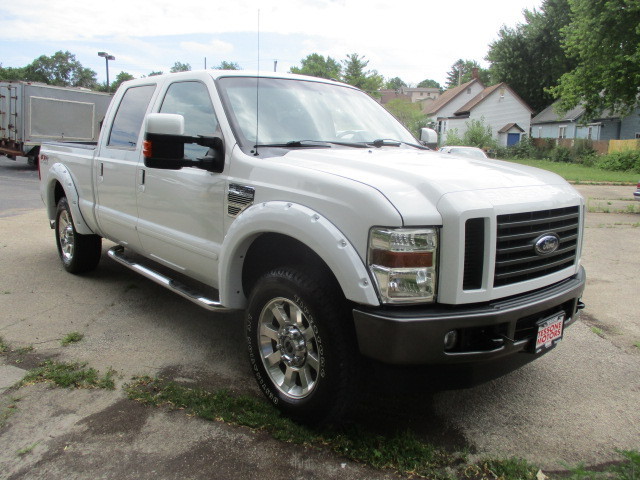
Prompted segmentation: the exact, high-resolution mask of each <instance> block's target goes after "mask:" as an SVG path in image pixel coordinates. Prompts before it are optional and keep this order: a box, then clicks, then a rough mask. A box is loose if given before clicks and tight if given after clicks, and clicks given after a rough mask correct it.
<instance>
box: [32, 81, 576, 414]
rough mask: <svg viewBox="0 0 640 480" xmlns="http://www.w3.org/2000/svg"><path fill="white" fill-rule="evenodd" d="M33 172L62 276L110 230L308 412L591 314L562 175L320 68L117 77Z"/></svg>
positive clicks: (491, 360) (268, 385)
mask: <svg viewBox="0 0 640 480" xmlns="http://www.w3.org/2000/svg"><path fill="white" fill-rule="evenodd" d="M40 175H41V194H42V198H43V200H44V202H45V204H46V207H47V213H48V216H49V221H50V224H51V227H52V228H53V229H55V233H56V241H57V247H58V252H59V254H60V258H61V260H62V264H63V266H64V268H65V269H66V270H68V271H69V272H71V273H82V272H87V271H89V270H92V269H94V268H95V267H96V266H97V265H98V262H99V260H100V256H101V252H102V245H101V240H102V238H106V239H109V240H111V241H112V242H115V243H116V244H117V245H116V246H115V247H113V248H111V249H110V250H109V251H108V255H109V256H110V257H111V258H112V259H114V260H116V261H118V262H120V263H121V264H123V265H125V266H127V267H129V268H132V269H134V270H136V271H138V272H139V273H141V274H143V275H144V276H146V277H148V278H149V279H151V280H153V281H156V282H158V283H160V284H162V285H164V286H166V287H167V288H169V289H171V290H173V291H175V292H176V293H178V294H180V295H182V296H184V297H186V298H188V299H190V300H192V301H194V302H196V303H198V304H200V305H201V306H203V307H205V308H207V309H210V310H219V309H243V310H245V311H246V338H247V346H248V354H249V360H250V363H251V368H252V370H253V372H254V375H255V377H256V379H257V382H258V384H259V385H260V388H261V389H262V391H263V392H264V394H265V395H266V396H267V398H269V399H270V400H271V401H272V402H273V403H274V404H275V405H277V406H278V407H279V408H281V409H282V410H283V411H284V412H285V413H286V414H288V415H291V416H293V417H296V418H298V419H302V420H306V421H323V420H326V419H335V418H336V417H337V416H339V415H340V414H341V413H342V412H344V411H345V409H346V408H347V407H348V406H349V405H351V404H352V403H353V397H354V396H355V395H357V394H358V380H359V378H360V375H359V365H360V364H361V360H362V359H363V358H367V357H368V358H370V359H374V360H377V361H380V362H384V363H386V364H393V365H421V366H425V367H426V366H434V365H435V366H443V367H446V366H447V365H453V364H464V365H480V364H483V365H489V366H495V368H498V367H499V366H501V365H502V364H504V363H507V362H509V361H511V360H514V359H515V358H519V359H523V358H526V359H533V358H535V357H536V356H539V355H540V354H542V353H544V352H545V351H547V350H549V349H550V348H552V347H553V346H555V344H556V343H557V342H558V341H559V340H560V339H561V338H562V335H563V332H564V329H565V328H566V327H567V326H568V325H570V324H571V323H572V322H574V321H575V320H576V317H577V314H578V312H579V310H580V309H581V308H582V307H583V304H582V303H581V301H580V297H581V295H582V291H583V289H584V284H585V273H584V270H583V268H582V267H581V265H580V254H581V249H582V239H583V225H584V215H585V208H584V201H583V199H582V197H581V196H580V195H579V194H578V193H577V192H576V191H575V190H574V189H573V188H572V187H571V186H570V185H568V184H567V183H566V182H565V181H564V180H563V179H562V178H560V177H558V176H556V175H554V174H552V173H549V172H546V171H542V170H537V169H534V168H529V167H524V166H518V165H515V164H512V163H507V162H501V161H496V160H475V159H470V158H461V157H460V158H457V157H455V156H454V155H445V154H440V153H437V152H434V151H430V150H429V149H427V148H425V147H424V146H423V145H422V144H421V143H420V142H418V141H417V140H416V139H415V138H414V137H413V136H412V135H411V134H410V133H409V132H408V131H407V130H406V129H405V128H404V127H403V126H402V125H401V124H399V123H398V122H397V121H396V120H395V119H394V118H393V116H391V115H390V114H389V113H387V112H386V110H384V108H382V107H381V106H380V105H378V104H377V103H376V102H375V101H374V100H373V99H371V98H370V97H369V96H368V95H366V94H365V93H363V92H362V91H359V90H357V89H355V88H353V87H350V86H348V85H344V84H341V83H337V82H333V81H329V80H324V79H319V78H310V77H302V76H296V75H286V74H269V75H265V76H262V75H256V74H255V73H253V74H252V73H249V72H244V71H240V72H227V71H211V70H210V71H206V72H185V73H176V74H171V75H165V76H157V77H150V78H144V79H140V80H134V81H131V82H125V83H124V84H122V86H121V87H120V89H119V90H118V92H117V93H116V95H115V97H114V99H113V101H112V103H111V105H110V107H109V110H108V112H107V116H106V118H105V121H104V125H103V127H102V131H101V134H100V138H99V141H98V143H97V145H92V146H89V145H74V144H70V143H51V144H46V145H44V146H43V148H42V151H41V155H40ZM209 291H212V292H214V293H213V294H210V293H207V292H209Z"/></svg>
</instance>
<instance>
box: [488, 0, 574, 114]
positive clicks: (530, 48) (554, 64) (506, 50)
mask: <svg viewBox="0 0 640 480" xmlns="http://www.w3.org/2000/svg"><path fill="white" fill-rule="evenodd" d="M524 17H525V23H523V24H520V25H517V26H516V27H515V28H510V27H506V26H503V27H502V28H501V29H500V31H499V33H498V37H499V38H498V40H496V41H494V42H492V43H491V44H490V45H489V52H488V54H487V56H486V60H487V61H489V62H490V63H491V66H490V68H489V71H490V72H491V79H492V80H493V81H494V82H496V83H497V82H506V83H508V84H509V85H510V86H511V87H512V88H513V89H514V90H515V91H516V92H518V94H519V95H520V96H521V97H522V99H523V100H524V101H526V102H527V103H528V104H529V105H530V106H531V107H532V108H533V109H534V110H536V111H541V110H542V109H544V108H546V107H547V106H548V105H549V104H551V103H552V101H553V97H552V95H551V94H550V93H549V92H548V91H546V90H545V89H548V88H549V87H552V86H554V85H556V84H557V82H558V79H559V78H560V77H561V76H562V75H563V74H564V73H567V72H568V71H570V70H571V69H572V68H573V67H574V66H575V61H573V60H572V59H570V58H568V57H567V55H566V53H565V51H564V49H563V48H562V41H561V37H560V31H561V29H562V28H563V27H565V26H566V25H568V24H569V22H570V9H569V0H544V1H543V2H542V5H541V7H540V10H539V11H538V10H535V9H534V10H533V11H529V10H525V11H524Z"/></svg>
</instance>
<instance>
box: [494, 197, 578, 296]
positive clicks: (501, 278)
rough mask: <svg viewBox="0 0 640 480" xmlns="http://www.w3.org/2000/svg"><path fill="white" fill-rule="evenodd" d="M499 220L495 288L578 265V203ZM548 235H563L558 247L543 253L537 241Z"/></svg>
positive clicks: (503, 217) (500, 216) (502, 217)
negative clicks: (572, 205) (537, 248)
mask: <svg viewBox="0 0 640 480" xmlns="http://www.w3.org/2000/svg"><path fill="white" fill-rule="evenodd" d="M497 223H498V225H497V239H496V264H495V275H494V279H493V286H494V287H501V286H504V285H511V284H513V283H517V282H523V281H526V280H531V279H534V278H539V277H542V276H544V275H549V274H551V273H554V272H557V271H560V270H563V269H565V268H567V267H570V266H572V265H574V264H575V261H576V256H577V251H578V237H579V232H580V209H579V207H578V206H576V207H566V208H556V209H553V210H542V211H537V212H527V213H514V214H508V215H498V219H497ZM546 234H550V235H552V236H553V235H556V236H557V237H558V238H559V240H560V242H559V245H558V248H557V249H556V250H555V251H553V252H552V253H548V254H539V253H537V252H536V248H535V244H536V241H537V240H538V239H540V238H541V237H542V236H544V235H546Z"/></svg>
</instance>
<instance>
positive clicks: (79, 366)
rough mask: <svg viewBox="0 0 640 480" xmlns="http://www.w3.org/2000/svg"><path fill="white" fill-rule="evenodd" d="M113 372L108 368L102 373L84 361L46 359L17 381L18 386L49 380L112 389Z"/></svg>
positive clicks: (64, 383) (74, 385) (67, 384)
mask: <svg viewBox="0 0 640 480" xmlns="http://www.w3.org/2000/svg"><path fill="white" fill-rule="evenodd" d="M114 374H115V372H114V371H113V370H109V371H108V372H107V373H105V374H104V375H100V373H99V372H98V371H97V370H96V369H94V368H87V365H86V363H64V362H53V361H51V360H47V361H46V362H44V363H42V364H40V366H39V367H36V368H34V369H33V370H30V371H29V372H28V373H27V375H26V376H25V377H24V378H23V379H22V381H21V382H20V383H19V386H23V385H30V384H33V383H39V382H51V383H53V384H55V385H57V386H59V387H64V388H106V389H109V390H113V389H114V388H115V383H114V381H113V376H114Z"/></svg>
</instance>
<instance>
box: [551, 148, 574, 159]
mask: <svg viewBox="0 0 640 480" xmlns="http://www.w3.org/2000/svg"><path fill="white" fill-rule="evenodd" d="M549 160H551V161H552V162H564V163H571V149H570V148H567V147H563V146H562V145H558V146H557V147H555V148H554V149H553V150H551V152H549Z"/></svg>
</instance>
